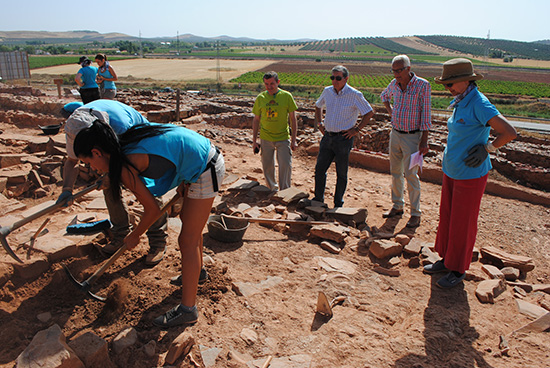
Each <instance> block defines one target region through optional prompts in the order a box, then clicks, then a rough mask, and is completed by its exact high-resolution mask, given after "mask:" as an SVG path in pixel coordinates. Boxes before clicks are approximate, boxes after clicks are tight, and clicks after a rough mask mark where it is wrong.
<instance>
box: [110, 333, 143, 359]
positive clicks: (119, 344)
mask: <svg viewBox="0 0 550 368" xmlns="http://www.w3.org/2000/svg"><path fill="white" fill-rule="evenodd" d="M137 337H138V334H137V331H136V329H135V328H133V327H129V328H127V329H125V330H123V331H121V332H120V333H119V334H118V335H117V336H116V337H115V338H114V339H113V350H114V351H115V353H117V354H120V353H121V352H122V351H123V350H124V349H126V348H127V347H129V346H132V345H134V344H135V343H136V342H137Z"/></svg>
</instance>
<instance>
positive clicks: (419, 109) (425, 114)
mask: <svg viewBox="0 0 550 368" xmlns="http://www.w3.org/2000/svg"><path fill="white" fill-rule="evenodd" d="M431 92H432V88H431V86H430V83H429V82H428V81H427V80H425V79H423V78H419V77H417V76H416V75H415V74H414V73H413V77H412V78H411V80H410V81H409V83H408V84H407V88H406V89H405V91H403V90H402V89H401V87H400V86H399V83H397V81H396V80H395V79H393V80H392V81H391V82H390V84H389V85H388V87H386V89H385V90H384V91H382V94H381V95H380V98H381V99H382V102H389V101H391V99H392V97H393V107H392V116H391V124H392V126H393V128H394V129H397V130H401V131H405V132H409V131H413V130H421V131H426V130H430V128H431V126H432V99H431Z"/></svg>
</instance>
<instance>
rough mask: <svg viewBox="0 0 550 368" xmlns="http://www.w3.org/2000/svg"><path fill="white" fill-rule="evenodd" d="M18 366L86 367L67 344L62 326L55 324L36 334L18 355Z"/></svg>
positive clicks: (21, 367) (30, 367)
mask: <svg viewBox="0 0 550 368" xmlns="http://www.w3.org/2000/svg"><path fill="white" fill-rule="evenodd" d="M16 366H17V367H18V368H33V367H63V368H84V363H82V361H81V360H80V359H79V358H78V356H77V355H76V353H75V352H74V351H73V349H71V348H70V347H69V346H68V345H67V343H66V341H65V335H63V332H62V331H61V328H60V327H59V326H58V325H53V326H51V327H50V328H48V329H46V330H42V331H39V332H38V333H37V334H36V335H34V337H33V339H32V341H31V343H30V344H29V346H27V347H26V348H25V350H23V352H22V353H21V354H19V356H18V357H17V360H16Z"/></svg>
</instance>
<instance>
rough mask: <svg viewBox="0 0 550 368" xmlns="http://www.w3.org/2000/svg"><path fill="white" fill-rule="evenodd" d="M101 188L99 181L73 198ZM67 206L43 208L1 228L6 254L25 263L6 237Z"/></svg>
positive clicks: (0, 238) (0, 235) (0, 239)
mask: <svg viewBox="0 0 550 368" xmlns="http://www.w3.org/2000/svg"><path fill="white" fill-rule="evenodd" d="M100 186H101V180H98V181H97V182H95V183H94V184H92V185H90V186H89V187H86V188H84V189H82V190H81V191H80V192H78V193H76V194H74V195H73V198H79V197H82V196H83V195H85V194H88V193H90V192H91V191H92V190H95V189H99V187H100ZM65 205H66V201H65V202H60V203H54V204H52V205H51V206H48V207H46V208H43V209H41V210H40V211H38V212H35V213H33V214H32V215H30V216H27V217H25V218H23V219H21V220H19V221H16V222H14V223H13V224H11V225H9V226H2V227H0V242H1V243H2V246H3V247H4V249H5V250H6V252H8V254H9V255H10V256H11V257H12V258H13V259H15V260H16V261H17V262H20V263H23V261H22V260H21V259H20V258H19V257H17V255H16V254H15V253H14V252H13V250H12V249H11V248H10V246H9V245H8V241H7V239H6V236H8V235H9V234H10V233H11V232H12V231H14V230H16V229H19V228H20V227H21V226H23V225H26V224H28V223H29V222H31V221H33V220H36V219H37V218H40V217H42V216H44V215H46V214H49V213H51V212H54V211H57V210H58V209H59V208H61V207H63V206H65Z"/></svg>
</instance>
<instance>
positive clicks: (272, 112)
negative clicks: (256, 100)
mask: <svg viewBox="0 0 550 368" xmlns="http://www.w3.org/2000/svg"><path fill="white" fill-rule="evenodd" d="M266 115H267V118H268V119H277V117H278V116H279V113H278V112H277V110H273V109H272V108H271V107H268V108H267V111H266Z"/></svg>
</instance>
